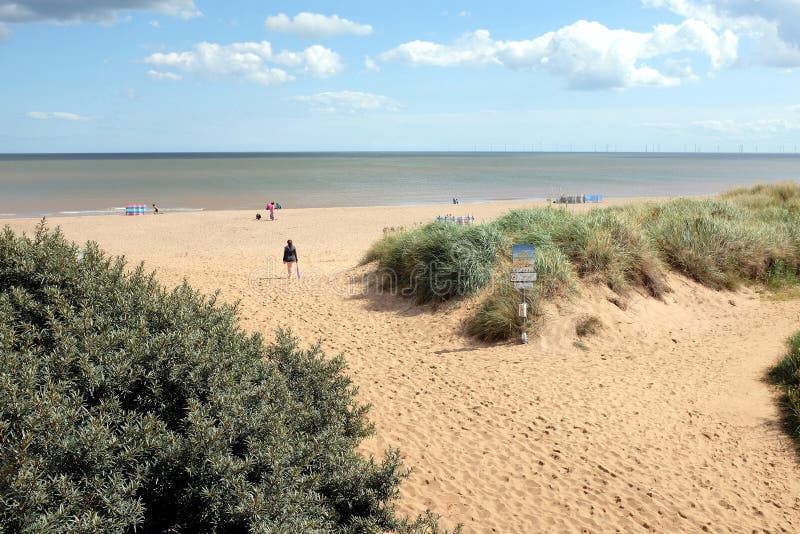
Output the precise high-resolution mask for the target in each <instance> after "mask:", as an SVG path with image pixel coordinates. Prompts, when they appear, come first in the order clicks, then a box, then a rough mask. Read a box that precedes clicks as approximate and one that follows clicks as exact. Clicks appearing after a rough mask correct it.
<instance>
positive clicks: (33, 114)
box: [25, 111, 89, 121]
mask: <svg viewBox="0 0 800 534" xmlns="http://www.w3.org/2000/svg"><path fill="white" fill-rule="evenodd" d="M25 115H26V116H27V117H28V118H29V119H35V120H40V121H42V120H53V119H55V120H64V121H86V120H89V117H85V116H83V115H78V114H77V113H68V112H66V111H29V112H28V113H26V114H25Z"/></svg>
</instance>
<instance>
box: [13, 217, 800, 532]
mask: <svg viewBox="0 0 800 534" xmlns="http://www.w3.org/2000/svg"><path fill="white" fill-rule="evenodd" d="M514 205H516V204H512V203H493V204H483V205H477V206H470V205H462V206H458V207H456V206H419V207H410V208H347V209H314V210H283V211H281V212H278V216H279V220H278V221H277V222H275V223H270V222H266V221H262V222H260V223H256V222H255V221H254V220H251V217H252V216H253V214H251V213H242V212H208V213H200V214H167V215H164V216H159V217H153V216H148V217H140V218H125V217H90V218H59V219H54V220H53V221H51V222H52V223H53V224H56V223H57V224H60V225H61V226H62V228H63V230H64V232H65V234H66V235H67V236H68V237H69V238H71V239H75V240H78V241H83V240H86V239H89V238H91V239H94V240H96V241H98V242H99V243H101V245H103V247H104V248H106V250H108V251H110V252H112V253H117V254H119V253H124V254H125V255H127V256H128V257H129V258H130V259H132V260H135V261H139V260H144V261H146V263H147V266H148V267H150V268H154V269H156V270H157V271H158V274H159V278H160V279H161V280H163V281H164V282H165V283H167V284H174V283H177V282H179V281H180V280H181V279H182V278H183V277H186V278H187V279H188V280H189V281H190V282H191V283H192V284H193V285H194V286H195V287H197V288H199V289H202V290H204V291H212V290H214V289H216V288H220V289H221V291H222V296H223V298H225V299H229V300H234V299H241V312H242V318H243V324H244V326H245V327H247V328H248V329H252V330H259V331H262V332H264V333H265V335H266V336H267V338H269V337H270V336H271V332H272V331H273V330H274V329H275V328H276V327H278V326H289V327H291V328H292V329H293V330H294V331H295V333H296V334H297V335H298V336H300V338H301V339H302V340H303V341H304V342H311V341H312V340H314V339H316V338H321V339H322V340H323V342H324V345H325V349H326V350H327V351H328V352H329V353H335V352H343V353H344V354H345V355H346V357H347V360H348V363H349V365H350V373H351V375H352V377H353V378H354V380H355V382H356V383H357V384H358V385H359V386H360V396H361V398H362V400H363V401H365V402H370V403H371V404H372V405H373V408H372V411H371V415H370V417H371V419H372V420H373V421H374V422H375V423H376V426H377V430H378V432H377V435H376V436H375V437H373V438H370V439H369V440H368V441H367V442H366V443H365V445H364V450H365V451H368V452H374V453H380V451H382V450H384V449H385V448H386V447H398V448H400V449H401V450H402V452H403V453H404V455H405V457H406V461H407V464H408V465H409V466H411V467H412V468H413V469H414V472H413V474H412V476H411V478H410V479H409V480H407V481H406V482H405V483H404V485H403V490H402V499H401V502H400V509H401V510H402V511H404V512H408V513H418V512H420V511H422V510H424V509H425V508H426V507H430V508H432V509H434V510H435V511H437V512H438V513H441V514H443V515H444V516H445V524H446V525H452V524H454V523H456V522H462V523H464V525H465V530H466V531H467V532H535V531H554V530H555V531H580V530H586V531H615V530H619V531H639V530H656V531H697V530H700V529H704V528H708V529H709V530H711V531H715V532H716V531H720V532H722V531H736V532H743V531H753V530H756V529H758V530H769V531H785V532H793V531H798V530H800V477H798V473H800V466H799V465H798V463H797V457H796V456H795V454H794V452H793V449H792V447H791V444H790V442H789V440H788V439H787V438H786V437H785V436H784V434H783V433H782V431H781V429H780V427H779V416H778V412H777V408H776V406H775V393H774V391H773V390H772V389H771V388H770V387H769V386H767V385H765V384H764V383H763V382H762V377H763V374H764V372H765V370H766V369H767V368H768V366H770V365H771V364H772V363H773V362H774V361H775V360H776V359H777V358H778V357H779V356H780V355H781V352H782V350H783V345H782V343H783V340H784V339H785V338H786V337H787V336H788V335H789V334H790V333H792V332H793V331H795V330H796V329H797V328H798V326H800V301H790V302H770V301H766V300H764V299H762V298H761V297H760V296H759V295H757V294H755V293H753V292H752V291H742V292H738V293H717V292H713V291H709V290H707V289H705V288H702V287H698V286H696V285H695V284H692V283H690V282H687V281H685V280H683V279H681V278H678V277H673V278H671V280H670V284H671V286H672V288H673V290H674V292H673V293H671V294H669V295H668V296H667V298H666V299H665V301H663V302H660V301H656V300H652V299H646V298H643V297H641V296H638V295H631V296H629V299H628V304H629V305H628V308H627V309H626V310H625V311H622V310H620V309H619V308H617V307H616V306H614V305H613V304H611V303H609V302H608V301H607V300H606V296H607V292H606V291H605V290H604V289H601V288H594V289H590V290H586V291H584V292H583V294H582V296H581V297H580V298H579V299H575V300H574V301H572V302H568V301H564V302H561V303H559V308H558V309H556V308H553V309H552V310H551V312H550V315H551V317H550V320H549V322H548V325H547V327H546V328H545V329H544V331H543V332H542V334H541V335H540V336H539V337H537V338H535V339H533V340H532V342H531V343H530V344H529V345H527V346H520V345H516V344H507V345H499V346H485V345H481V344H476V343H473V342H472V341H470V340H469V339H467V338H464V337H463V336H461V334H460V325H461V321H462V320H463V318H464V317H465V315H466V313H467V311H468V309H469V308H470V306H472V305H473V304H472V303H464V304H463V305H461V306H459V307H450V308H448V310H447V311H446V312H442V311H439V312H436V313H434V312H432V311H431V310H429V309H420V308H416V307H414V306H411V304H410V303H409V302H407V301H404V300H401V299H397V298H394V297H390V296H379V295H370V294H367V293H365V291H364V288H363V283H362V281H363V280H362V276H363V275H367V274H368V273H369V270H368V269H364V268H357V267H356V264H357V262H358V260H359V259H360V257H361V255H362V254H363V253H364V251H365V250H366V249H367V248H368V246H369V244H370V243H372V242H373V241H374V240H376V239H377V238H379V237H380V236H381V234H382V229H383V228H384V227H389V226H406V227H409V226H411V225H413V224H415V223H421V222H427V221H429V220H430V219H431V218H432V217H433V216H434V215H436V214H437V213H444V212H445V211H456V210H457V214H462V213H469V212H470V211H472V212H474V213H475V215H476V216H480V217H481V218H491V217H494V216H496V215H498V214H500V213H502V212H504V211H505V210H507V209H509V207H511V206H514ZM453 208H455V210H454V209H453ZM9 222H10V223H11V225H12V227H15V228H18V229H28V230H30V229H31V228H32V227H33V224H34V221H27V220H16V221H9ZM286 238H292V239H293V240H294V241H295V243H296V244H297V246H298V251H299V255H300V261H301V266H302V268H303V284H302V285H299V284H298V283H297V282H296V281H292V282H290V283H287V281H286V280H285V279H284V278H285V271H284V270H283V266H282V265H281V264H280V262H279V260H280V254H281V250H282V246H283V242H284V241H285V239H286ZM581 313H592V314H595V315H597V316H598V317H600V318H601V320H602V321H603V323H604V325H605V328H604V329H603V330H602V332H601V333H600V334H599V335H597V336H596V337H593V338H590V339H589V340H588V341H586V345H587V346H588V350H582V349H580V348H577V347H575V346H574V345H573V343H574V341H576V336H575V331H574V327H575V320H576V317H577V316H578V315H580V314H581Z"/></svg>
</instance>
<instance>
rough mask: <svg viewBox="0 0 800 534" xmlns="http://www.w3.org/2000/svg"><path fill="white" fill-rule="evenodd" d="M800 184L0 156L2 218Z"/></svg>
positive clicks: (789, 175)
mask: <svg viewBox="0 0 800 534" xmlns="http://www.w3.org/2000/svg"><path fill="white" fill-rule="evenodd" d="M782 181H795V182H796V181H800V155H798V154H716V153H714V154H711V153H617V152H611V153H608V152H599V153H597V152H592V153H573V152H566V153H565V152H559V153H547V152H402V153H401V152H364V153H361V152H359V153H355V152H353V153H342V152H337V153H308V152H303V153H180V154H178V153H170V154H167V153H155V154H143V153H136V154H35V155H33V154H0V217H5V218H8V217H29V216H35V217H39V216H59V215H61V216H67V215H73V216H74V215H99V214H114V213H120V214H121V213H123V212H124V208H125V206H126V205H128V204H146V205H147V206H150V205H151V204H153V203H155V204H157V205H158V206H159V207H160V208H161V209H162V211H166V212H169V211H199V210H233V209H250V210H258V209H263V207H264V205H265V204H266V203H268V202H270V201H276V202H279V203H280V204H281V205H282V206H283V207H284V208H307V207H337V206H383V205H414V204H435V203H450V202H451V201H452V199H453V198H454V197H455V198H458V199H459V200H460V201H461V202H462V203H469V202H481V201H489V200H523V199H531V200H533V199H536V200H541V199H552V198H557V197H559V196H561V195H601V196H603V197H604V198H620V197H643V196H647V197H654V196H683V195H685V196H696V195H707V194H714V193H719V192H722V191H724V190H727V189H731V188H734V187H737V186H744V185H751V184H755V183H771V182H782Z"/></svg>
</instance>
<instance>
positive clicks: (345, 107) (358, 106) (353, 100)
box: [294, 91, 400, 113]
mask: <svg viewBox="0 0 800 534" xmlns="http://www.w3.org/2000/svg"><path fill="white" fill-rule="evenodd" d="M294 99H295V100H296V101H298V102H304V103H306V104H308V105H309V106H310V107H311V108H312V109H315V110H317V111H325V112H329V113H336V112H346V113H356V112H361V111H380V110H390V111H391V110H396V109H399V107H400V105H399V104H398V103H397V102H396V101H395V100H393V99H391V98H389V97H388V96H383V95H376V94H373V93H362V92H359V91H338V92H326V93H318V94H315V95H304V96H296V97H294Z"/></svg>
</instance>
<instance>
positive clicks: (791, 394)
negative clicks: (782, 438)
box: [768, 332, 800, 450]
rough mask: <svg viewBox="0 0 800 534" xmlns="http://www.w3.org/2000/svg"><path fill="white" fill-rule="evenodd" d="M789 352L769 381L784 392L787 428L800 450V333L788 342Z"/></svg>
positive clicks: (771, 373)
mask: <svg viewBox="0 0 800 534" xmlns="http://www.w3.org/2000/svg"><path fill="white" fill-rule="evenodd" d="M786 345H787V347H788V351H787V353H786V355H785V356H784V357H783V359H781V361H780V362H778V364H777V365H776V366H775V367H773V368H772V369H771V370H770V372H769V376H768V378H769V380H770V382H772V383H773V384H776V385H779V386H781V387H782V388H783V391H784V399H783V400H784V403H785V404H784V407H785V415H786V427H787V430H788V431H789V434H790V435H791V436H792V438H793V439H794V441H795V444H796V445H797V447H798V450H800V332H797V333H795V334H794V335H793V336H791V337H790V338H789V339H788V340H787V341H786Z"/></svg>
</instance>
